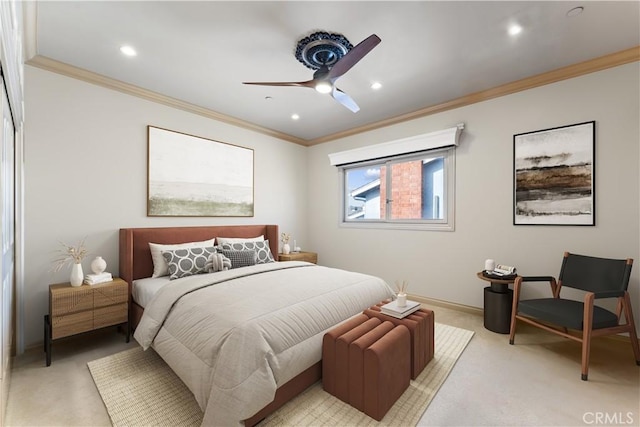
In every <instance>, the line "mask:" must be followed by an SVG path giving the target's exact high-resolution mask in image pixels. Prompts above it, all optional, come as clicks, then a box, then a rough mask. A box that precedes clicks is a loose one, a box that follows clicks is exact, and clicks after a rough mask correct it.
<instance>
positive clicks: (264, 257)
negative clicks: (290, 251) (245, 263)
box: [222, 240, 276, 268]
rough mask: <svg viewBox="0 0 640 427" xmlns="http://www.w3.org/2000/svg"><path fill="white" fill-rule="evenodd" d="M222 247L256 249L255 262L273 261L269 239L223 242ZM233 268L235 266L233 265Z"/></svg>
mask: <svg viewBox="0 0 640 427" xmlns="http://www.w3.org/2000/svg"><path fill="white" fill-rule="evenodd" d="M222 249H224V250H230V249H231V250H235V251H256V253H257V254H258V261H257V262H256V264H267V263H269V262H275V261H276V260H275V259H273V255H272V254H271V249H270V248H269V241H268V240H265V241H264V242H238V243H223V244H222ZM234 268H235V267H234Z"/></svg>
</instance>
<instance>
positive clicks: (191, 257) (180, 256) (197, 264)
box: [162, 247, 216, 280]
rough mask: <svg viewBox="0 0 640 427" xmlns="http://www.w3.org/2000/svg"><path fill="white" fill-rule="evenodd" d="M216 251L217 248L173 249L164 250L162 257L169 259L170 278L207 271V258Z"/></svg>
mask: <svg viewBox="0 0 640 427" xmlns="http://www.w3.org/2000/svg"><path fill="white" fill-rule="evenodd" d="M215 252H216V248H214V247H208V248H184V249H174V250H172V251H162V257H163V258H164V259H165V261H167V266H168V270H169V279H170V280H173V279H179V278H181V277H187V276H192V275H194V274H202V273H206V272H207V269H206V267H205V266H206V264H207V259H209V256H211V254H213V253H215Z"/></svg>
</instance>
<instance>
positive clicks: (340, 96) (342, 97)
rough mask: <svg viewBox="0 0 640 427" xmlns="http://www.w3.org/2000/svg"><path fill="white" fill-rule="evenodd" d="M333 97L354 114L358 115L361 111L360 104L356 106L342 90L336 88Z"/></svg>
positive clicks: (332, 93)
mask: <svg viewBox="0 0 640 427" xmlns="http://www.w3.org/2000/svg"><path fill="white" fill-rule="evenodd" d="M331 96H332V97H333V99H335V100H336V101H338V102H339V103H340V104H342V105H344V106H345V107H347V108H348V109H349V110H351V111H352V112H354V113H357V112H358V111H360V107H358V104H356V102H355V101H354V100H353V99H351V97H350V96H349V95H347V94H346V93H344V92H343V91H341V90H340V89H338V88H335V87H334V88H333V92H331Z"/></svg>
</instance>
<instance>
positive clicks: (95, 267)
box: [91, 256, 107, 274]
mask: <svg viewBox="0 0 640 427" xmlns="http://www.w3.org/2000/svg"><path fill="white" fill-rule="evenodd" d="M106 268H107V261H105V260H104V259H103V258H102V257H101V256H97V257H95V258H94V259H93V261H91V271H93V273H94V274H100V273H102V272H103V271H104V270H105V269H106Z"/></svg>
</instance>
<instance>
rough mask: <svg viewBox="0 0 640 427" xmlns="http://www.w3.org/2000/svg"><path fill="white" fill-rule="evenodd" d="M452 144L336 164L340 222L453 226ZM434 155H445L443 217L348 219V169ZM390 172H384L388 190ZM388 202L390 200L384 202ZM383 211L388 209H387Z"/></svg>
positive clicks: (414, 227)
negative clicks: (375, 158)
mask: <svg viewBox="0 0 640 427" xmlns="http://www.w3.org/2000/svg"><path fill="white" fill-rule="evenodd" d="M455 153H456V152H455V147H454V146H451V147H447V148H442V149H438V150H426V151H422V152H420V153H413V154H411V155H398V156H392V157H387V158H385V159H380V160H370V161H365V162H358V163H354V164H349V165H344V166H340V167H339V172H340V180H339V181H340V194H341V203H340V217H339V218H340V226H341V227H347V228H374V229H403V230H432V231H454V230H455V176H456V173H455V172H456V171H455V160H456V157H455ZM431 155H433V156H434V157H440V156H442V157H443V158H444V189H445V195H444V198H445V200H444V218H443V219H411V220H407V219H386V218H380V219H358V220H349V219H347V212H346V209H347V207H348V206H349V190H348V189H347V182H346V175H347V171H348V170H350V169H360V168H362V167H366V166H373V165H376V166H385V165H386V166H388V165H390V164H392V163H399V162H406V161H410V160H418V159H423V158H425V157H429V156H431ZM390 181H391V174H389V173H387V189H388V191H390V189H391V186H390ZM387 206H389V204H388V203H387ZM386 211H389V209H387V210H386Z"/></svg>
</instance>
